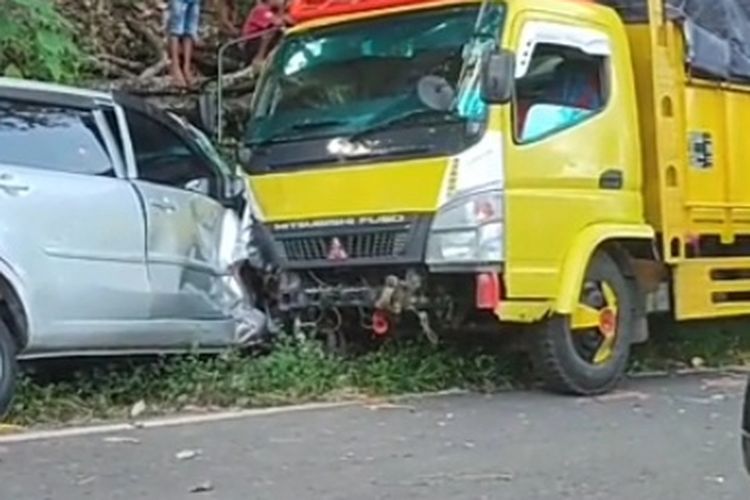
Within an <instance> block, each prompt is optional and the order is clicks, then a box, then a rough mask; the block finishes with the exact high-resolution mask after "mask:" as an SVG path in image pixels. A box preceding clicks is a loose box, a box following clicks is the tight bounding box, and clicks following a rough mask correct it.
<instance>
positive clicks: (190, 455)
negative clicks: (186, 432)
mask: <svg viewBox="0 0 750 500" xmlns="http://www.w3.org/2000/svg"><path fill="white" fill-rule="evenodd" d="M200 454H201V451H200V450H182V451H178V452H177V453H175V458H176V459H177V460H192V459H194V458H196V457H197V456H198V455H200Z"/></svg>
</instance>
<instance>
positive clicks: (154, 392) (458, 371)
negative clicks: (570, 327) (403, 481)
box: [9, 341, 517, 426]
mask: <svg viewBox="0 0 750 500" xmlns="http://www.w3.org/2000/svg"><path fill="white" fill-rule="evenodd" d="M515 362H516V360H515V359H513V358H508V359H503V358H496V357H494V356H492V355H488V354H485V353H483V352H480V351H473V352H466V351H463V350H458V349H456V348H454V347H433V346H431V345H429V344H426V343H421V342H414V343H407V344H401V345H397V344H392V345H387V346H384V347H383V348H382V349H380V350H378V351H376V352H371V353H369V354H365V355H363V356H359V357H356V358H342V357H337V356H333V355H330V354H327V353H325V352H323V350H322V349H321V348H320V347H319V346H318V345H317V344H316V343H312V342H307V343H298V342H293V341H289V342H286V343H282V344H280V345H278V346H277V347H276V348H275V349H274V350H273V351H271V352H270V353H269V354H267V355H265V356H260V357H255V358H251V357H248V356H242V355H240V354H237V353H229V354H226V355H222V356H214V357H205V356H204V357H198V356H182V357H171V358H163V359H159V360H154V359H151V360H131V361H126V362H123V361H119V362H112V363H110V364H108V365H106V366H93V367H89V368H80V369H79V370H77V371H76V372H74V373H73V374H72V375H71V376H69V377H65V378H63V379H62V380H46V381H44V380H38V378H39V377H34V376H26V377H24V378H23V379H22V381H21V383H20V385H19V388H18V393H17V397H16V401H15V405H14V408H13V410H12V412H11V414H10V416H9V423H13V424H19V425H47V426H48V425H57V424H62V423H71V422H83V421H85V422H92V421H98V420H103V419H125V418H128V417H129V412H130V410H131V408H133V406H134V405H135V404H136V403H138V402H139V401H143V402H144V403H146V412H145V413H144V414H150V415H154V414H163V413H172V412H177V411H207V410H212V409H218V408H249V407H257V406H270V405H283V404H295V403H303V402H310V401H324V400H325V401H330V400H341V399H351V398H357V397H373V396H386V395H393V394H404V393H412V392H426V391H439V390H446V389H454V388H462V389H475V390H482V391H494V390H497V389H501V388H506V387H510V385H511V382H512V381H513V380H515V379H517V375H516V374H515V373H514V372H515V371H517V367H516V366H515V365H514V363H515Z"/></svg>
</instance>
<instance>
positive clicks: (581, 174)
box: [503, 1, 653, 311]
mask: <svg viewBox="0 0 750 500" xmlns="http://www.w3.org/2000/svg"><path fill="white" fill-rule="evenodd" d="M560 6H561V3H560V2H550V1H539V2H533V3H532V2H513V3H511V4H510V7H511V10H510V12H509V16H511V18H510V19H509V23H510V24H509V25H508V27H507V32H506V38H505V40H504V44H505V46H507V47H511V48H514V47H517V46H518V43H519V39H520V36H521V32H522V30H523V27H524V25H525V23H527V22H529V21H551V22H557V23H563V24H568V25H574V26H575V25H577V26H583V27H592V26H593V27H595V28H597V29H599V30H601V31H602V32H603V33H605V34H608V35H609V36H610V37H611V47H612V52H613V54H612V61H615V62H620V64H617V63H614V64H613V67H612V68H611V91H610V97H609V102H608V104H607V106H606V108H605V109H604V110H603V111H602V112H601V113H599V114H598V115H597V116H595V117H593V118H591V119H589V120H588V121H586V122H584V123H581V124H579V125H577V126H575V127H572V128H570V129H568V130H566V131H563V132H560V133H557V134H555V135H552V136H550V137H548V138H546V139H544V140H542V141H539V142H535V143H532V144H527V145H524V144H517V143H516V142H515V141H514V138H513V135H512V134H511V133H507V134H506V152H507V153H506V163H505V164H506V186H507V192H506V211H507V217H506V225H507V228H506V248H507V251H506V255H507V264H506V277H505V279H506V285H507V291H508V294H509V297H510V298H511V299H516V298H518V299H521V298H523V299H549V300H552V301H554V302H556V303H557V308H558V309H562V310H567V311H569V308H570V305H561V304H564V303H566V301H567V299H568V296H569V295H570V292H565V293H564V294H563V295H561V293H563V291H562V288H561V277H562V275H563V268H564V264H565V259H566V256H568V255H569V253H570V252H571V251H572V250H571V249H572V248H573V247H574V246H575V245H576V241H577V238H578V237H579V235H581V234H582V233H583V232H584V231H586V229H587V228H589V227H592V226H596V225H601V226H611V227H631V226H635V227H639V228H640V227H641V226H643V224H644V217H643V200H642V194H641V188H642V171H641V156H640V145H639V144H640V142H639V136H638V124H637V113H636V106H635V89H634V83H633V75H632V72H631V70H630V67H629V66H628V65H626V64H622V63H623V62H629V61H630V54H629V46H628V41H627V37H626V34H625V31H624V29H623V26H622V24H621V23H620V21H619V19H618V18H617V16H615V15H614V14H613V12H612V11H611V10H609V9H605V8H602V7H596V6H591V5H585V4H578V3H572V2H571V3H569V4H566V8H565V9H562V8H560ZM516 7H518V8H517V9H516ZM512 123H513V122H512V114H511V112H510V111H509V110H507V109H505V110H504V124H503V129H504V130H507V131H511V130H513V124H512ZM613 138H617V140H613ZM612 169H616V170H620V171H621V172H622V173H623V179H624V185H623V187H622V189H619V190H605V189H600V188H599V179H600V176H601V175H602V174H603V173H604V172H605V171H607V170H612ZM626 233H627V232H626ZM639 234H641V233H639ZM642 234H643V236H644V237H646V238H648V237H651V236H652V234H653V233H652V232H647V231H644V232H643V233H642ZM608 236H609V237H613V238H617V237H618V234H617V232H616V231H615V232H612V233H610V234H609V235H608ZM594 249H595V247H593V248H586V249H585V250H581V251H582V252H585V254H581V255H577V256H576V257H575V259H576V260H577V261H580V262H579V265H580V266H582V267H581V268H579V269H578V270H577V271H578V272H583V269H585V266H586V263H587V262H588V259H589V257H590V254H591V252H593V250H594ZM577 251H578V250H576V252H577ZM566 268H567V266H566Z"/></svg>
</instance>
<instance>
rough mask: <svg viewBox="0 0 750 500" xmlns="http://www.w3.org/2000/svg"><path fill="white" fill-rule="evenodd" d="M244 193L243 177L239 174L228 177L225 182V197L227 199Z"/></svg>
mask: <svg viewBox="0 0 750 500" xmlns="http://www.w3.org/2000/svg"><path fill="white" fill-rule="evenodd" d="M244 194H245V179H244V178H243V177H242V176H240V175H233V176H231V177H229V179H228V180H227V184H226V193H225V197H226V198H227V199H233V198H237V197H239V196H244Z"/></svg>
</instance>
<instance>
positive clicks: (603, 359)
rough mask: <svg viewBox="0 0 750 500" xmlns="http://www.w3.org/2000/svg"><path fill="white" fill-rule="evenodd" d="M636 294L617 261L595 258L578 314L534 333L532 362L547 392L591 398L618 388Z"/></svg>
mask: <svg viewBox="0 0 750 500" xmlns="http://www.w3.org/2000/svg"><path fill="white" fill-rule="evenodd" d="M635 293H636V292H635V288H634V287H633V286H632V284H631V283H630V282H629V281H628V280H627V279H626V278H625V276H623V273H622V271H621V270H620V268H619V266H618V265H617V263H616V262H615V260H614V259H612V257H610V256H609V255H608V254H607V253H606V252H603V251H598V252H597V253H596V254H594V256H593V258H592V259H591V262H590V263H589V266H588V269H587V270H586V275H585V278H584V280H583V286H582V289H581V295H580V298H579V303H578V306H577V307H576V309H575V310H574V311H573V314H571V315H569V316H554V317H552V318H550V319H548V320H546V321H545V322H544V323H542V324H540V326H539V329H538V331H537V332H535V334H534V339H533V346H532V359H533V361H534V364H535V366H536V369H537V372H538V373H539V375H540V376H541V378H542V380H543V382H544V384H545V386H546V387H547V388H548V389H550V390H552V391H555V392H562V393H567V394H576V395H582V396H592V395H596V394H602V393H605V392H607V391H609V390H611V389H612V388H613V387H614V386H615V385H616V384H617V382H618V381H619V380H620V378H621V377H622V376H623V374H624V373H625V370H626V368H627V363H628V357H629V355H630V345H631V343H632V340H633V334H634V326H635V303H636V302H635V300H634V299H635V297H634V294H635Z"/></svg>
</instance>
